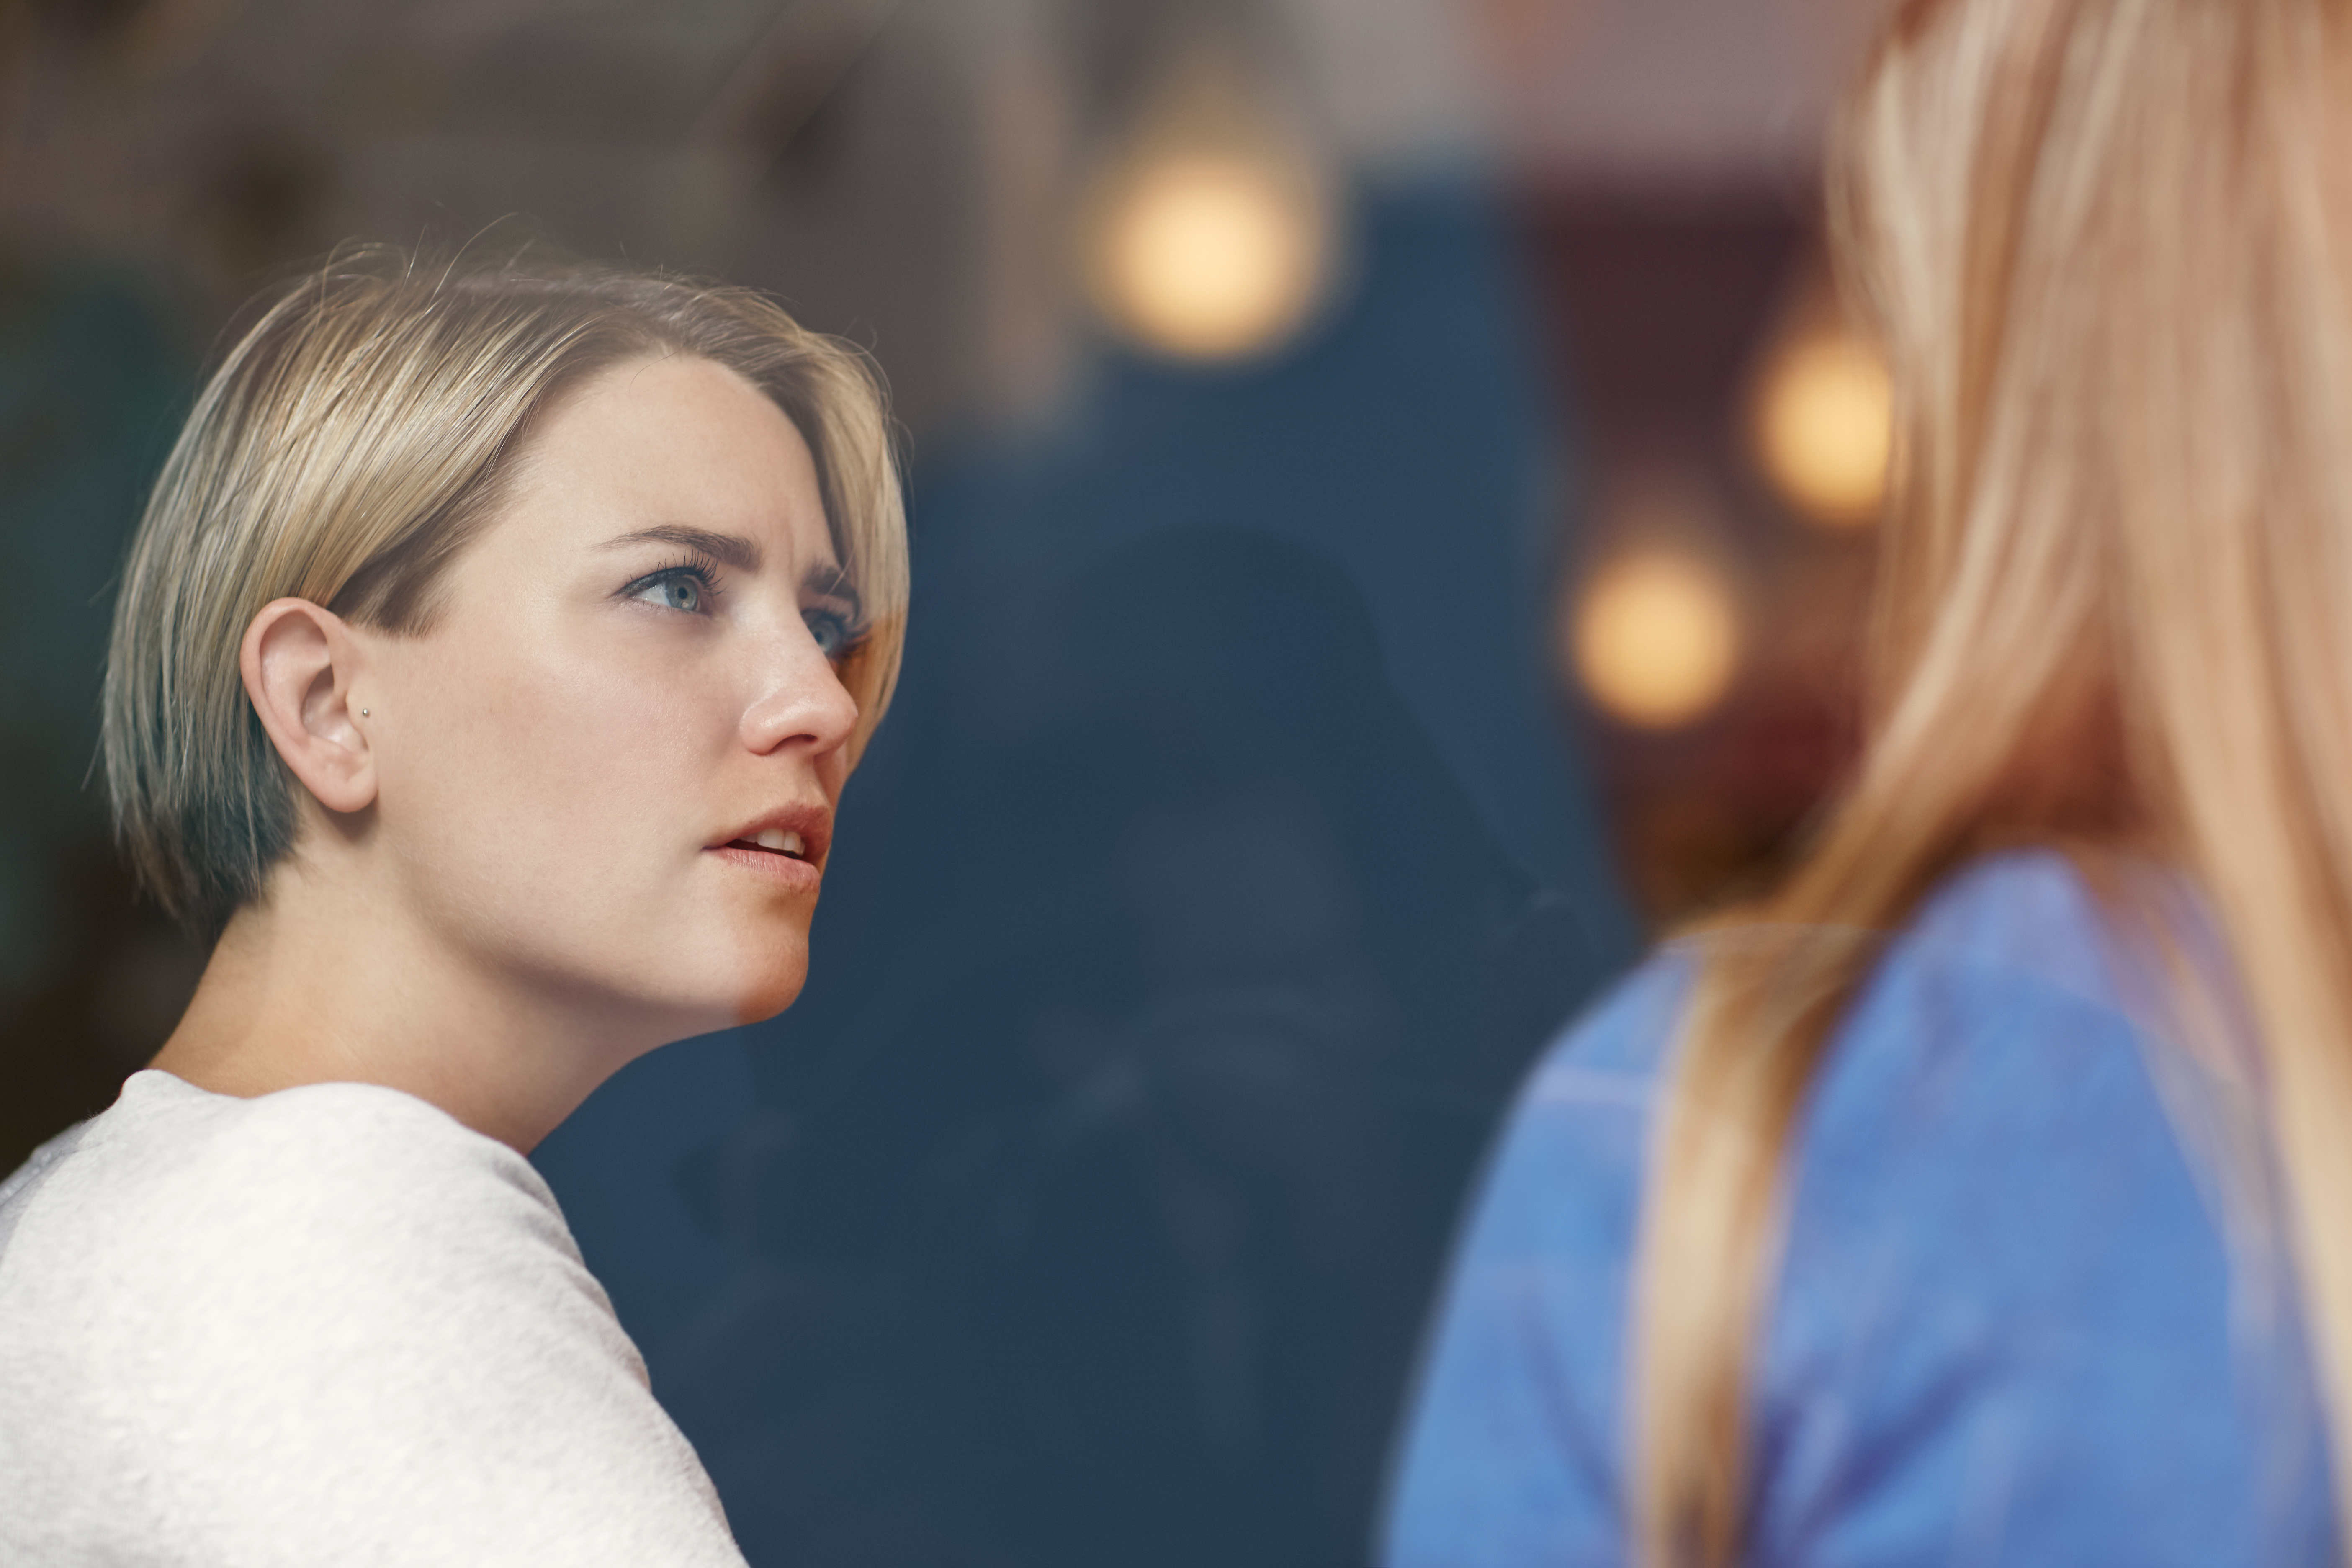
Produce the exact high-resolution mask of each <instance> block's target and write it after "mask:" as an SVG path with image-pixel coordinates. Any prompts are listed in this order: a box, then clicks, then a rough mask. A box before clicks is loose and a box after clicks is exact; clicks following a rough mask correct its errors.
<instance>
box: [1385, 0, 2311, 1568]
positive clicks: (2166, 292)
mask: <svg viewBox="0 0 2352 1568" xmlns="http://www.w3.org/2000/svg"><path fill="white" fill-rule="evenodd" d="M1831 208H1832V217H1833V220H1834V227H1835V237H1836V240H1837V245H1838V248H1839V255H1840V260H1841V262H1842V264H1843V267H1844V268H1845V270H1846V273H1847V275H1848V278H1849V279H1850V281H1851V282H1852V283H1853V285H1854V286H1855V287H1854V292H1855V293H1856V295H1857V296H1858V298H1859V300H1860V302H1861V303H1862V304H1863V305H1864V306H1865V307H1866V309H1867V310H1868V312H1869V313H1870V315H1871V316H1872V317H1873V318H1874V323H1875V326H1876V327H1877V329H1878V331H1879V332H1880V334H1881V336H1882V338H1883V340H1884V342H1885V347H1886V351H1887V353H1888V354H1889V357H1890V360H1891V363H1892V365H1893V368H1894V372H1895V384H1896V388H1897V418H1898V422H1899V424H1898V435H1899V441H1898V447H1899V452H1900V460H1899V463H1898V468H1899V472H1898V475H1897V483H1896V493H1895V499H1894V503H1893V506H1892V510H1891V515H1890V517H1889V519H1888V522H1887V527H1886V537H1885V557H1884V561H1883V565H1882V581H1881V584H1880V588H1879V599H1878V607H1879V623H1878V627H1877V631H1878V637H1879V645H1880V647H1879V651H1880V655H1881V662H1880V670H1879V673H1880V676H1881V681H1882V685H1881V691H1880V699H1879V700H1878V701H1877V702H1876V704H1875V707H1874V713H1873V716H1872V722H1871V726H1870V731H1869V735H1868V742H1867V744H1866V747H1865V749H1864V755H1863V758H1862V761H1861V763H1860V765H1859V768H1858V770H1857V773H1856V776H1855V778H1854V779H1853V783H1852V784H1851V786H1850V787H1849V788H1848V789H1847V790H1846V792H1845V793H1844V795H1843V798H1842V799H1841V800H1840V801H1839V802H1838V803H1837V804H1836V805H1835V807H1834V809H1833V810H1832V812H1831V814H1830V815H1829V816H1828V817H1827V819H1826V821H1825V823H1824V825H1823V826H1822V831H1821V833H1820V835H1819V837H1818V838H1817V840H1816V841H1815V843H1814V844H1813V845H1812V847H1811V850H1810V852H1809V853H1808V855H1807V856H1806V857H1805V858H1804V859H1803V860H1802V862H1801V865H1800V866H1799V867H1798V868H1797V869H1796V871H1795V872H1794V874H1793V875H1792V876H1791V877H1790V879H1788V881H1787V882H1786V884H1785V885H1784V886H1783V887H1781V888H1780V890H1779V891H1778V892H1777V893H1775V894H1773V895H1772V896H1770V897H1769V898H1767V899H1765V900H1762V901H1761V902H1760V903H1759V904H1757V905H1756V906H1754V907H1753V908H1750V909H1748V910H1741V911H1738V913H1737V914H1736V915H1733V916H1730V917H1727V918H1725V919H1722V920H1719V921H1713V922H1710V923H1709V924H1708V925H1707V926H1706V928H1705V929H1704V930H1702V931H1697V932H1695V933H1693V934H1692V935H1691V936H1690V937H1689V939H1688V940H1687V941H1685V942H1680V943H1677V944H1675V946H1674V947H1673V948H1671V949H1670V950H1669V951H1668V952H1666V953H1664V954H1663V955H1662V956H1661V957H1660V958H1659V959H1658V960H1656V961H1655V962H1654V963H1652V964H1651V965H1650V966H1648V967H1647V968H1646V969H1644V970H1643V972H1642V973H1640V974H1638V975H1637V976H1636V977H1634V978H1633V980H1632V981H1631V982H1630V983H1629V984H1627V985H1625V986H1624V987H1623V988H1622V989H1621V990H1620V991H1619V992H1618V993H1617V994H1616V995H1615V996H1614V997H1613V998H1612V1000H1610V1001H1609V1002H1607V1003H1605V1004H1604V1005H1602V1006H1601V1008H1600V1010H1599V1011H1598V1012H1596V1013H1595V1014H1594V1015H1593V1016H1591V1017H1589V1018H1588V1019H1587V1020H1585V1021H1584V1022H1583V1023H1582V1024H1581V1025H1580V1026H1579V1027H1578V1028H1577V1029H1576V1030H1574V1031H1571V1033H1570V1036H1569V1037H1568V1038H1567V1039H1566V1040H1565V1041H1563V1043H1562V1044H1561V1046H1560V1047H1558V1048H1557V1050H1556V1051H1555V1053H1554V1054H1553V1055H1552V1056H1551V1057H1550V1058H1549V1059H1548V1061H1547V1063H1546V1064H1545V1066H1544V1067H1543V1068H1541V1069H1540V1071H1539V1072H1538V1075H1537V1076H1536V1077H1535V1079H1533V1080H1532V1081H1531V1083H1530V1085H1529V1086H1528V1089H1527V1091H1526V1093H1525V1095H1524V1097H1523V1100H1522V1103H1521V1106H1520V1108H1519V1110H1518V1112H1517V1116H1516V1119H1515V1121H1514V1123H1513V1125H1512V1127H1511V1129H1510V1130H1509V1131H1508V1133H1507V1136H1506V1138H1505V1139H1504V1141H1503V1142H1502V1144H1501V1146H1500V1148H1499V1150H1498V1152H1497V1154H1496V1160H1495V1163H1494V1165H1493V1168H1492V1170H1491V1172H1490V1173H1489V1176H1488V1180H1487V1185H1486V1192H1485V1194H1484V1197H1483V1200H1482V1202H1481V1205H1480V1206H1479V1208H1478V1211H1477V1213H1476V1214H1475V1216H1474V1218H1473V1220H1472V1223H1471V1224H1470V1226H1469V1228H1468V1229H1467V1231H1466V1233H1465V1238H1464V1241H1463V1244H1462V1251H1461V1254H1460V1257H1459V1258H1458V1261H1457V1265H1456V1270H1455V1274H1454V1279H1453V1281H1452V1284H1451V1286H1450V1289H1449V1292H1448V1297H1447V1300H1446V1303H1445V1306H1444V1315H1443V1318H1442V1321H1441V1323H1440V1326H1439V1329H1438V1331H1437V1333H1436V1335H1435V1338H1434V1340H1433V1344H1432V1348H1431V1352H1430V1356H1429V1360H1428V1363H1427V1365H1426V1367H1425V1370H1424V1377H1423V1387H1422V1391H1421V1394H1420V1400H1419V1405H1418V1409H1417V1414H1416V1417H1415V1420H1414V1423H1413V1426H1412V1429H1411V1431H1410V1432H1409V1434H1408V1436H1407V1438H1406V1441H1405V1444H1404V1447H1403V1449H1402V1456H1401V1463H1400V1469H1399V1472H1398V1476H1397V1480H1396V1485H1395V1489H1394V1494H1393V1497H1392V1499H1391V1516H1390V1519H1389V1521H1388V1555H1389V1559H1390V1562H1391V1564H1392V1568H1411V1565H1417V1564H1423V1563H1429V1564H1436V1563H1446V1564H1453V1565H1457V1568H1459V1565H1475V1564H1488V1563H1496V1564H1499V1563H1587V1562H1591V1563H1604V1562H1606V1563H1615V1562H1622V1561H1634V1560H1638V1561H1641V1562H1643V1563H1649V1564H1653V1565H1654V1568H1669V1565H1671V1568H1683V1565H1686V1564H1704V1565H1707V1568H1716V1565H1720V1564H1727V1563H1735V1562H1746V1563H1799V1562H1801V1563H1863V1562H1870V1563H1914V1562H1937V1563H1943V1562H1969V1563H1976V1562H1984V1563H1996V1562H1997V1563H2199V1564H2208V1565H2210V1564H2214V1563H2322V1562H2340V1561H2341V1557H2342V1546H2341V1542H2342V1541H2343V1540H2344V1539H2345V1537H2344V1533H2343V1531H2342V1529H2341V1524H2340V1521H2341V1515H2342V1512H2343V1509H2344V1504H2345V1500H2347V1499H2352V1431H2347V1429H2346V1425H2345V1424H2346V1422H2347V1420H2352V6H2347V5H2344V4H2342V3H2341V0H1907V3H1905V4H1901V5H1897V6H1896V7H1895V10H1894V13H1893V15H1892V16H1891V17H1890V18H1889V20H1888V22H1887V24H1886V26H1885V31H1884V33H1883V35H1882V37H1881V39H1880V41H1879V43H1878V45H1877V47H1876V48H1875V50H1874V53H1873V55H1872V57H1871V58H1870V60H1869V62H1868V64H1867V67H1866V68H1865V69H1864V72H1863V73H1862V75H1861V78H1860V79H1859V81H1858V83H1857V85H1856V88H1855V89H1854V90H1853V93H1852V95H1851V97H1850V99H1849V100H1848V102H1847V105H1846V107H1845V110H1844V113H1843V119H1842V122H1841V127H1840V133H1839V138H1838V144H1837V148H1836V153H1835V157H1834V159H1833V163H1832V177H1831Z"/></svg>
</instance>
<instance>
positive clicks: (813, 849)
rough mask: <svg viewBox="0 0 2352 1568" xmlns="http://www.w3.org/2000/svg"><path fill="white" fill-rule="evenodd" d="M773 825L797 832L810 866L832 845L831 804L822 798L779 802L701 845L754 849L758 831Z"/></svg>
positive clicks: (818, 861)
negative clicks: (762, 813) (770, 809)
mask: <svg viewBox="0 0 2352 1568" xmlns="http://www.w3.org/2000/svg"><path fill="white" fill-rule="evenodd" d="M770 828H776V829H779V830H781V831H782V832H785V833H797V834H799V835H800V836H801V843H802V845H803V852H802V854H801V856H800V858H802V859H803V860H805V861H807V862H808V863H809V864H810V865H812V866H819V867H822V866H823V865H824V856H825V851H826V850H828V849H830V848H831V847H833V808H832V807H831V806H829V805H824V803H823V802H821V801H795V802H793V804H791V805H782V806H779V807H777V808H776V809H775V810H773V811H771V812H768V813H767V814H765V815H764V816H756V817H753V818H752V819H751V821H750V822H747V823H745V824H744V825H743V826H740V827H738V828H736V829H735V830H734V831H733V832H731V833H729V834H727V835H725V836H724V837H721V838H719V839H718V840H717V841H716V842H714V843H711V844H709V845H706V846H705V847H706V848H710V849H724V848H727V847H729V846H730V845H733V846H738V847H744V848H751V849H757V848H759V847H760V845H759V842H758V841H759V837H760V835H761V834H762V833H765V832H766V831H768V829H770ZM771 853H772V851H771Z"/></svg>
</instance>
